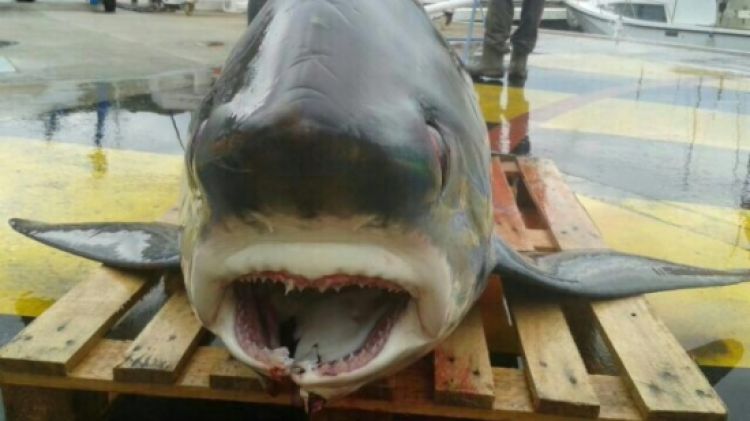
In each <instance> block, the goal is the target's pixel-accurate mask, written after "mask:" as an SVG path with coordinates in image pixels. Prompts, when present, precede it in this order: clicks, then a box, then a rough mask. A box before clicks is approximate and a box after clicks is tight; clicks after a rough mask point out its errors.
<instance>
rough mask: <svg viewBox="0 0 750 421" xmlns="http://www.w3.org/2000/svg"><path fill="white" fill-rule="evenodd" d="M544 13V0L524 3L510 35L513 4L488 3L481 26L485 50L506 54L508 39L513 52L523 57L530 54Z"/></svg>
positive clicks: (508, 0)
mask: <svg viewBox="0 0 750 421" xmlns="http://www.w3.org/2000/svg"><path fill="white" fill-rule="evenodd" d="M543 12H544V0H523V4H522V6H521V22H520V23H519V25H518V28H516V30H515V31H514V32H513V35H511V34H510V28H511V26H512V25H513V1H512V0H489V6H488V7H487V18H486V21H485V24H484V25H485V27H484V48H485V49H490V50H493V51H494V52H495V53H498V54H505V53H507V52H509V51H510V48H509V45H508V39H510V43H511V44H512V45H513V51H515V52H516V53H519V54H524V55H528V54H530V53H531V52H532V51H534V46H536V38H537V32H538V29H539V23H540V22H541V21H542V13H543Z"/></svg>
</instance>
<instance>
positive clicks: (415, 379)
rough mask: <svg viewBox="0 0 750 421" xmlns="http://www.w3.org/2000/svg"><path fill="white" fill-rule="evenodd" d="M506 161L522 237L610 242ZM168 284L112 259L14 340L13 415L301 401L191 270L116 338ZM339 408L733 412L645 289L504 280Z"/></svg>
mask: <svg viewBox="0 0 750 421" xmlns="http://www.w3.org/2000/svg"><path fill="white" fill-rule="evenodd" d="M492 170H493V173H494V176H495V180H496V182H495V185H494V197H495V215H496V223H497V230H498V231H499V232H500V233H501V234H502V235H503V236H504V237H505V239H506V240H507V241H508V242H510V243H511V244H513V245H514V246H515V247H516V248H517V249H518V250H520V251H522V252H527V253H540V252H541V253H545V252H551V251H555V250H559V249H576V248H601V247H604V244H603V242H602V240H601V237H600V236H599V234H598V233H597V230H596V228H595V226H594V225H593V223H592V222H591V220H590V219H589V218H588V216H587V215H586V213H585V211H584V210H583V209H582V208H581V206H580V204H579V203H578V201H577V200H576V198H575V196H574V195H573V193H572V192H571V191H570V189H569V188H568V187H567V185H566V184H565V183H564V182H563V181H562V179H561V177H560V174H559V173H558V172H557V170H556V168H555V167H554V165H553V164H552V163H550V162H548V161H536V160H529V159H518V160H501V159H500V158H494V159H493V167H492ZM155 284H156V282H154V281H152V280H148V279H144V277H143V276H142V275H139V274H132V273H126V272H120V271H115V270H112V269H108V268H104V267H102V268H101V269H99V270H98V271H96V273H94V274H93V275H92V276H91V277H90V278H89V279H88V280H85V281H82V282H81V283H79V284H77V285H76V286H75V287H74V288H73V289H71V290H70V292H68V293H67V294H66V295H65V296H63V297H62V298H61V299H60V300H58V301H57V302H56V303H55V304H54V305H53V306H52V307H50V308H49V309H48V310H47V311H46V312H44V313H43V314H42V315H41V316H40V317H39V318H37V319H36V320H35V321H34V322H33V323H31V324H30V325H29V326H28V327H27V328H26V329H24V330H23V331H22V332H20V333H19V334H18V335H17V336H16V337H15V338H14V339H13V340H12V341H11V342H10V343H8V344H7V345H6V346H5V347H4V348H2V350H0V384H1V385H2V390H3V398H4V401H5V404H6V408H7V412H8V415H9V418H10V419H11V420H20V419H49V418H52V417H54V418H55V419H65V416H64V414H68V415H69V416H71V417H72V416H73V415H75V414H77V415H78V416H79V419H80V418H82V419H92V417H93V416H94V415H92V414H96V410H97V408H100V407H101V405H105V404H106V401H107V399H106V397H107V396H108V395H109V396H111V395H112V394H117V393H125V394H139V395H148V396H166V397H181V398H195V399H214V400H229V401H244V402H255V403H264V404H278V405H289V404H290V402H292V400H293V399H292V397H291V396H290V393H289V392H286V391H284V390H281V391H280V393H276V394H274V395H271V394H269V393H268V392H267V391H265V390H264V382H263V380H262V379H261V378H259V377H258V376H256V375H255V374H254V373H253V372H252V371H251V370H250V369H248V368H247V367H246V366H243V365H242V364H239V363H237V362H236V361H235V360H233V359H232V358H231V357H230V356H229V354H228V353H227V351H226V350H225V349H224V348H221V347H218V346H199V340H200V339H201V338H202V337H205V335H207V334H206V332H204V331H203V329H202V328H201V326H200V324H199V323H198V322H197V320H196V319H195V318H194V317H193V315H192V312H191V310H190V308H189V305H188V302H187V299H186V296H185V292H184V290H183V289H182V288H181V287H180V286H179V285H180V284H181V283H180V282H179V280H178V281H177V282H174V280H173V281H171V282H170V281H169V280H167V285H168V286H169V288H167V289H168V290H169V291H171V294H170V296H169V299H168V300H167V301H166V303H165V304H164V305H163V306H162V307H161V308H160V310H159V311H158V313H157V314H156V315H155V316H154V317H153V318H152V320H150V322H149V324H148V325H147V326H146V327H145V328H144V329H143V330H142V331H141V332H140V334H139V335H138V336H137V337H136V338H135V339H134V340H132V341H131V340H113V339H105V338H104V335H105V333H107V332H108V331H109V330H110V329H111V328H112V326H113V325H114V324H115V323H116V322H117V321H118V319H119V318H120V317H122V315H123V314H124V313H125V312H126V311H127V310H128V309H129V308H130V307H131V306H133V305H134V303H135V302H136V301H137V300H138V299H139V298H140V297H142V296H143V295H144V294H145V293H146V292H147V291H148V290H149V288H152V287H153V286H154V285H155ZM175 285H177V286H175ZM490 354H493V355H500V356H504V357H505V358H503V359H504V360H505V361H506V364H504V366H492V364H491V363H490ZM519 361H520V364H517V362H519ZM277 392H279V391H277ZM82 403H83V404H82ZM336 411H360V413H359V415H357V416H356V418H357V419H361V416H362V415H363V414H364V413H365V412H368V413H375V414H376V415H375V418H376V419H382V418H393V417H394V416H395V417H398V416H399V415H409V416H425V417H436V416H440V417H446V418H463V419H486V420H508V419H519V420H561V419H569V418H576V419H580V418H591V419H607V420H639V419H679V420H687V419H696V420H709V419H710V420H713V419H724V418H725V417H726V410H725V408H724V405H723V403H722V402H721V400H720V399H719V398H718V397H717V395H716V393H715V392H714V390H713V389H712V388H711V386H710V385H709V384H708V382H707V381H706V379H705V378H704V377H703V375H702V374H701V372H700V371H699V369H698V368H697V367H696V365H695V364H694V363H693V361H692V360H691V359H690V358H689V357H688V355H687V354H686V353H685V351H684V350H683V349H682V348H681V346H680V345H679V343H678V342H677V341H676V340H675V338H674V337H673V336H672V334H671V333H670V332H669V331H668V330H667V329H666V327H665V326H664V325H663V324H662V323H661V322H660V321H659V320H658V319H657V318H656V317H655V316H654V315H653V314H652V313H651V311H650V309H649V307H648V305H647V304H646V301H645V300H644V299H643V298H642V297H635V298H629V299H623V300H612V301H602V302H593V303H589V302H582V301H581V302H560V301H555V300H550V299H542V298H539V297H530V296H524V295H523V294H522V293H520V292H516V291H511V290H508V291H505V292H503V290H502V284H501V282H500V280H498V279H496V278H493V279H491V280H490V283H489V286H488V288H487V291H486V293H485V294H484V295H483V297H482V299H481V300H480V303H479V304H478V305H477V306H476V307H475V308H474V309H473V310H472V311H471V313H470V314H469V315H468V317H467V318H466V320H465V321H464V322H463V324H462V325H461V326H460V327H459V328H458V329H457V330H456V332H455V333H454V334H453V335H452V336H451V337H449V338H448V339H447V340H446V341H445V343H443V344H442V345H440V346H439V347H438V348H437V349H436V350H435V352H434V353H433V354H431V355H430V356H429V357H426V358H424V359H423V360H421V361H420V362H418V363H416V364H414V365H413V366H411V367H410V368H408V369H406V370H404V371H403V372H401V373H399V374H397V375H395V376H393V377H390V378H388V379H385V380H383V381H380V382H377V383H375V384H373V385H370V386H368V387H366V388H365V389H364V390H362V391H361V392H359V393H357V394H356V395H354V396H351V397H348V398H345V399H342V400H338V401H333V402H330V403H329V404H328V406H327V409H326V410H324V411H323V413H322V414H323V415H322V416H333V415H335V414H336ZM346 413H347V412H339V415H341V414H346ZM82 414H83V415H82ZM339 418H341V417H339Z"/></svg>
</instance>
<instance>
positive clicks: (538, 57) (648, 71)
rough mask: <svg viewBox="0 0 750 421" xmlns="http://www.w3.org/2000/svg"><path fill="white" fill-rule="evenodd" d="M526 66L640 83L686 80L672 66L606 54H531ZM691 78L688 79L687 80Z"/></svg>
mask: <svg viewBox="0 0 750 421" xmlns="http://www.w3.org/2000/svg"><path fill="white" fill-rule="evenodd" d="M529 65H531V66H533V67H541V68H546V69H555V70H568V71H575V72H583V73H591V74H596V75H599V76H601V75H604V76H616V77H627V78H635V79H641V78H642V79H644V80H645V79H649V80H669V79H676V78H678V77H680V76H681V75H684V76H687V74H685V73H677V72H675V67H674V65H672V64H670V63H665V62H658V61H645V60H641V59H638V58H633V57H619V56H616V55H610V54H595V53H569V54H566V53H559V54H555V53H553V54H532V55H531V56H529ZM532 71H533V69H532ZM683 72H684V70H683ZM693 76H694V75H690V77H693Z"/></svg>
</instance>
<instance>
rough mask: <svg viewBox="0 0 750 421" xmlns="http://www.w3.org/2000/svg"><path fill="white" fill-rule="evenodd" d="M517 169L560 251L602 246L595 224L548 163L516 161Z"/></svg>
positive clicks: (545, 161)
mask: <svg viewBox="0 0 750 421" xmlns="http://www.w3.org/2000/svg"><path fill="white" fill-rule="evenodd" d="M518 167H519V169H520V170H521V174H522V176H523V179H524V182H525V184H526V188H527V189H528V190H529V193H530V194H531V198H532V200H534V203H535V204H536V207H537V209H539V212H541V214H542V216H544V218H545V219H546V221H547V224H548V226H549V227H550V231H551V232H552V235H553V236H554V238H555V240H556V241H557V243H558V244H559V246H560V248H561V249H563V250H571V249H580V248H603V247H605V245H604V241H602V239H601V236H600V234H599V230H598V229H597V228H596V225H594V222H593V221H592V220H591V218H589V216H588V214H586V211H584V210H583V208H582V207H581V204H580V203H579V202H578V199H577V198H576V197H575V194H574V193H573V191H572V190H571V189H570V187H569V186H568V185H567V184H566V183H565V181H564V180H563V179H562V175H560V172H559V171H558V170H557V167H555V165H554V164H553V163H552V161H548V160H537V159H530V158H519V159H518Z"/></svg>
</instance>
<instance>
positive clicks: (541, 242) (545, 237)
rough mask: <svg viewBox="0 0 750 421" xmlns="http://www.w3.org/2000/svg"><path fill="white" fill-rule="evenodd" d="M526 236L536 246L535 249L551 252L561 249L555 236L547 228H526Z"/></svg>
mask: <svg viewBox="0 0 750 421" xmlns="http://www.w3.org/2000/svg"><path fill="white" fill-rule="evenodd" d="M526 237H527V238H528V239H529V241H530V242H531V244H532V245H533V246H534V251H540V252H544V251H546V252H550V251H557V250H559V249H560V248H559V247H558V245H557V241H555V237H553V236H552V234H551V233H550V232H549V231H547V230H546V229H535V228H526Z"/></svg>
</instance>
